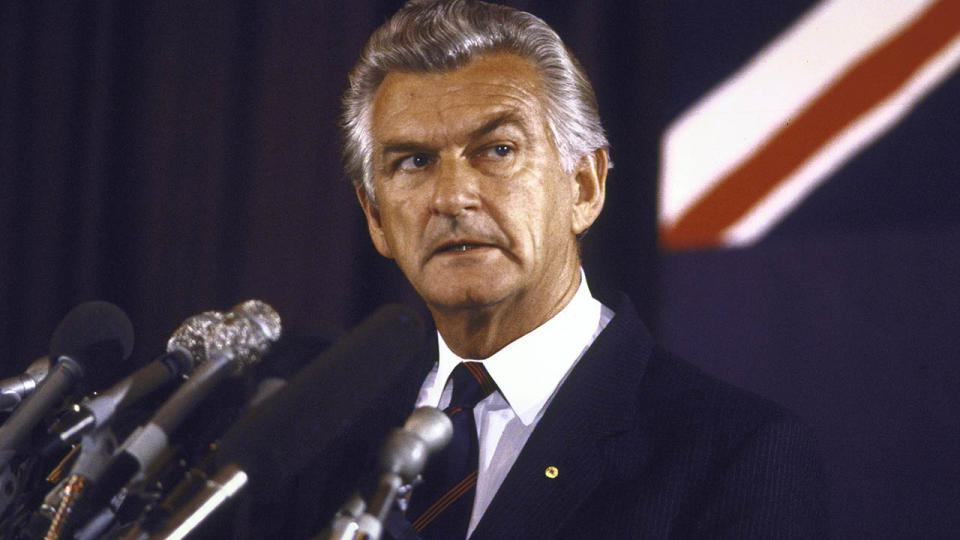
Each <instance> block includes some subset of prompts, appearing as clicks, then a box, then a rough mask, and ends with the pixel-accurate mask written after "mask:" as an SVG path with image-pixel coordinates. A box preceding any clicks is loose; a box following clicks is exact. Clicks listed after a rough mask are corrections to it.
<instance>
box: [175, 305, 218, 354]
mask: <svg viewBox="0 0 960 540" xmlns="http://www.w3.org/2000/svg"><path fill="white" fill-rule="evenodd" d="M225 316H226V315H225V314H224V313H223V312H221V311H205V312H203V313H200V314H198V315H194V316H192V317H189V318H187V319H186V320H185V321H183V324H181V325H180V327H179V328H177V329H176V330H175V331H174V332H173V335H171V336H170V339H169V340H167V352H173V351H174V349H178V348H179V349H186V351H187V352H188V353H190V356H192V357H193V361H194V363H195V364H200V363H201V362H203V361H205V360H206V359H207V336H208V334H209V332H210V330H211V328H212V327H213V326H214V325H217V324H219V323H220V322H222V321H223V319H224V317H225Z"/></svg>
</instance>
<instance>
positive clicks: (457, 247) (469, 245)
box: [436, 242, 490, 253]
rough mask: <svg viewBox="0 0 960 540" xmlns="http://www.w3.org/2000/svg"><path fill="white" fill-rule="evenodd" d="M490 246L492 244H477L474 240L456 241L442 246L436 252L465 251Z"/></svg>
mask: <svg viewBox="0 0 960 540" xmlns="http://www.w3.org/2000/svg"><path fill="white" fill-rule="evenodd" d="M485 247H490V244H476V243H473V242H455V243H451V244H446V245H444V246H441V247H440V249H438V250H437V251H436V253H458V252H459V253H464V252H467V251H470V250H471V249H477V248H485Z"/></svg>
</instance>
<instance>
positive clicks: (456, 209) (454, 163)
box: [431, 158, 480, 216]
mask: <svg viewBox="0 0 960 540" xmlns="http://www.w3.org/2000/svg"><path fill="white" fill-rule="evenodd" d="M438 165H439V166H438V167H437V170H436V173H435V174H436V177H435V178H434V181H433V200H432V201H431V203H432V204H431V207H432V210H433V211H434V212H435V213H437V214H441V215H449V216H458V215H460V214H462V213H463V212H466V211H469V210H476V209H477V208H478V207H479V205H480V196H479V195H480V194H479V191H478V190H479V185H478V178H477V174H476V171H473V170H472V169H471V168H470V166H469V163H467V161H466V160H465V159H457V158H449V159H442V158H441V160H440V162H439V163H438Z"/></svg>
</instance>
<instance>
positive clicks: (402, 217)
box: [358, 53, 595, 316]
mask: <svg viewBox="0 0 960 540" xmlns="http://www.w3.org/2000/svg"><path fill="white" fill-rule="evenodd" d="M539 92H540V89H539V83H538V77H537V74H536V72H535V71H534V69H533V67H532V66H531V65H530V64H529V63H528V62H527V61H526V60H524V59H522V58H520V57H518V56H516V55H513V54H506V53H500V54H494V55H489V56H485V57H481V58H480V59H477V60H474V61H473V62H471V63H470V64H467V65H466V66H464V67H462V68H460V69H458V70H456V71H452V72H445V73H434V74H422V73H420V74H417V73H399V72H391V73H389V74H388V75H387V77H386V78H385V79H384V80H383V82H382V83H381V85H380V88H379V89H378V91H377V93H376V95H375V97H374V103H373V115H372V126H371V127H372V134H373V143H374V144H373V179H374V182H373V184H374V190H375V195H376V200H377V208H376V209H374V208H373V207H372V205H371V204H370V202H369V201H368V200H366V198H365V197H364V196H363V194H362V193H358V195H360V198H361V203H362V204H363V207H364V212H365V213H366V215H367V220H368V224H369V227H370V233H371V236H372V238H373V241H374V244H375V245H376V247H377V250H378V251H379V252H380V253H381V254H383V255H384V256H386V257H390V258H393V259H395V260H396V262H397V264H398V265H399V266H400V269H401V270H402V271H403V273H404V274H405V275H406V277H407V279H409V280H410V282H411V283H412V284H413V286H414V288H415V289H416V290H417V292H418V293H419V294H420V295H421V296H422V297H423V298H424V300H425V301H426V302H427V304H428V305H429V306H430V307H431V308H432V309H434V310H441V311H442V310H461V309H464V308H466V309H476V308H487V307H495V306H500V307H506V308H509V309H520V310H525V312H530V315H531V316H535V314H534V313H533V312H535V311H537V310H542V309H543V307H544V306H546V307H547V308H548V309H550V308H552V307H553V306H552V305H551V303H555V302H558V301H559V297H560V296H562V295H563V294H564V291H566V290H567V289H568V288H569V287H570V283H571V280H572V282H573V283H576V279H577V278H576V273H577V272H578V265H579V259H578V256H577V246H576V238H575V235H576V234H577V233H579V232H580V231H582V230H584V229H585V228H586V227H587V226H589V223H583V221H584V219H582V218H581V216H580V214H579V213H577V212H575V211H574V206H575V203H576V201H577V199H578V198H579V197H580V195H579V193H580V188H579V185H578V183H577V178H578V173H577V172H576V171H574V172H572V173H566V172H564V171H563V170H562V168H561V166H560V160H559V156H558V154H557V150H556V148H555V147H554V144H553V142H552V140H551V138H550V136H549V134H548V130H547V127H546V123H545V120H544V113H543V109H542V106H541V101H540V99H539ZM594 217H595V216H594ZM592 220H593V218H592V217H591V218H590V220H589V221H591V222H592Z"/></svg>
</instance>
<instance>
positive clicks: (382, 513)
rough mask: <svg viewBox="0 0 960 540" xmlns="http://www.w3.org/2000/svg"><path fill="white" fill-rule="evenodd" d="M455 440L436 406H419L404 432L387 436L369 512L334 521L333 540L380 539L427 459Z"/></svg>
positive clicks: (449, 423)
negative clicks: (389, 516) (353, 538)
mask: <svg viewBox="0 0 960 540" xmlns="http://www.w3.org/2000/svg"><path fill="white" fill-rule="evenodd" d="M451 438H453V423H452V422H451V421H450V418H449V417H448V416H447V415H446V413H444V412H443V411H441V410H440V409H438V408H436V407H418V408H417V409H416V410H414V411H413V414H411V415H410V417H409V418H408V419H407V421H406V423H405V424H404V425H403V428H401V429H395V430H393V432H391V433H390V436H389V437H387V440H386V442H385V443H384V445H383V450H382V451H381V452H380V469H381V470H382V471H383V473H382V474H381V475H380V481H379V482H378V483H377V490H376V491H375V492H374V494H373V496H372V497H371V498H370V504H369V505H367V512H366V513H364V514H362V515H361V516H360V517H359V518H357V520H356V525H354V523H353V522H352V520H349V521H347V522H346V523H344V522H341V523H340V524H339V525H338V524H337V523H336V522H335V524H334V525H333V527H332V532H331V535H330V537H329V538H330V539H331V540H333V539H340V538H347V537H348V536H346V534H349V533H350V532H353V533H354V534H359V535H360V537H361V538H371V539H373V540H376V539H377V538H380V535H381V533H382V530H383V525H382V524H383V521H384V520H385V519H386V518H387V514H388V513H389V512H390V508H391V507H392V506H393V503H394V501H395V500H396V497H397V495H398V494H401V493H406V492H407V491H409V490H410V489H411V484H412V483H413V482H414V480H416V479H417V477H419V476H420V473H421V472H422V471H423V468H424V466H426V464H427V458H428V457H429V456H431V455H434V454H436V453H437V452H439V451H440V450H442V449H443V447H445V446H446V445H447V443H449V442H450V439H451Z"/></svg>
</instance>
